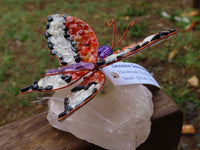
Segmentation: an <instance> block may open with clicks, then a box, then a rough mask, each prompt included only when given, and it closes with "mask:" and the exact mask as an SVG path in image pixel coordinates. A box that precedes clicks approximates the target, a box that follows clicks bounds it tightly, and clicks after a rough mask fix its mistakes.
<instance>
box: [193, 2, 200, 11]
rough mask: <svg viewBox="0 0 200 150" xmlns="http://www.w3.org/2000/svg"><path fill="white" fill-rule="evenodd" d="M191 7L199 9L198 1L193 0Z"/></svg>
mask: <svg viewBox="0 0 200 150" xmlns="http://www.w3.org/2000/svg"><path fill="white" fill-rule="evenodd" d="M193 7H194V8H196V9H200V0H193Z"/></svg>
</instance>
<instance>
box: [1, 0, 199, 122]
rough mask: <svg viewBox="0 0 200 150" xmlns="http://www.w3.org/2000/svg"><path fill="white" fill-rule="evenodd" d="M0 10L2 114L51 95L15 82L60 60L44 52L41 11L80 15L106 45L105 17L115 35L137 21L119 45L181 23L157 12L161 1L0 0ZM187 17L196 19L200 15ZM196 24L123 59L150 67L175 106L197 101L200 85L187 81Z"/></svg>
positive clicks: (193, 71)
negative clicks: (27, 89) (113, 22)
mask: <svg viewBox="0 0 200 150" xmlns="http://www.w3.org/2000/svg"><path fill="white" fill-rule="evenodd" d="M166 8H169V9H173V8H174V6H173V4H170V5H167V6H165V9H166ZM191 10H192V8H191ZM0 11H1V14H0V19H1V21H0V29H1V30H0V36H1V40H0V61H1V63H0V85H1V86H0V91H1V92H0V98H1V101H0V107H1V108H3V109H2V111H3V112H2V113H4V115H5V116H6V114H8V113H11V114H12V113H13V114H18V113H17V112H20V111H21V110H22V109H23V110H24V111H26V113H25V114H24V115H20V114H19V116H21V117H24V116H29V115H30V114H32V112H33V111H32V110H33V109H34V107H33V105H32V104H31V103H30V101H32V100H35V99H36V97H37V96H47V95H48V96H50V95H52V93H45V94H26V95H19V90H20V88H22V87H24V86H27V85H29V84H31V83H32V82H33V81H34V80H39V79H40V78H41V77H42V76H43V74H44V72H45V70H46V69H50V68H56V67H58V66H59V64H58V62H57V59H55V57H53V56H51V55H49V53H48V50H47V45H46V39H45V38H44V33H45V24H46V17H47V16H48V15H50V14H55V13H60V14H63V13H65V14H68V15H72V16H76V17H78V18H80V19H82V20H84V21H85V22H87V23H88V24H89V25H90V26H91V27H92V28H93V30H94V31H95V33H96V35H97V37H98V40H99V43H100V45H109V46H111V42H112V28H110V27H108V26H107V24H106V23H107V21H108V19H110V18H114V19H115V20H116V23H117V25H116V40H118V39H120V37H121V35H122V34H123V32H124V29H125V28H126V27H127V25H128V24H129V22H130V21H132V20H135V21H136V24H135V25H134V26H133V27H132V28H131V29H130V30H129V32H128V34H127V37H126V38H125V39H124V40H123V41H122V42H121V44H120V45H119V46H117V48H119V49H120V48H121V47H123V46H127V45H128V44H131V43H133V42H136V41H140V40H141V39H143V38H144V37H145V36H147V35H148V34H152V33H153V32H154V31H155V30H156V31H159V30H163V28H164V27H168V25H170V24H175V25H176V26H178V27H176V28H179V29H183V27H185V26H186V24H184V23H183V22H176V21H174V20H173V19H164V18H163V17H161V16H160V15H159V14H158V13H160V12H162V11H163V9H162V4H161V3H159V2H155V3H152V4H151V3H147V2H146V1H145V0H141V1H139V2H134V1H130V0H125V1H120V0H115V1H107V0H103V1H90V0H89V1H81V0H69V1H64V0H58V1H53V0H46V1H45V0H20V1H15V0H3V1H0ZM183 11H184V10H183V7H182V6H181V7H178V6H177V9H176V11H173V12H172V16H175V15H180V14H181V12H183ZM127 18H128V19H127ZM190 19H191V20H200V17H199V16H196V17H192V18H190ZM158 22H159V23H163V28H162V27H158V26H157V23H158ZM165 23H166V24H165ZM199 29H200V25H198V26H197V27H196V28H195V30H194V31H192V32H191V33H180V34H179V35H177V36H176V37H175V38H173V39H169V40H168V41H166V42H164V43H161V44H159V45H158V46H155V47H154V48H150V49H147V50H146V51H144V52H142V53H140V54H137V55H136V57H134V58H129V59H127V60H126V61H131V62H136V63H139V64H141V65H143V66H145V67H146V68H147V69H148V70H149V71H150V72H151V71H152V72H153V73H154V74H155V78H156V79H157V80H158V82H159V84H160V85H161V87H162V89H163V90H164V91H165V92H166V93H167V94H168V95H169V96H171V97H172V99H174V101H175V102H176V103H177V104H179V105H180V106H183V104H184V103H185V102H186V101H192V102H193V103H195V104H196V106H197V107H200V106H199V103H200V102H199V93H198V92H197V89H199V88H200V87H199V86H198V87H197V88H196V89H193V88H192V87H189V86H188V85H187V79H188V78H189V77H191V76H193V75H196V76H197V77H199V76H200V51H199V50H200V44H199V41H200V31H199ZM117 48H115V49H117ZM174 49H176V50H177V54H176V55H175V56H174V57H173V58H172V60H171V61H170V62H168V56H169V53H170V52H171V51H173V50H174ZM12 108H15V111H14V110H13V109H12ZM29 109H30V110H29ZM35 109H36V108H35ZM8 110H9V111H8ZM13 118H16V119H19V118H18V117H12V116H11V119H10V120H9V119H6V120H1V121H0V124H1V125H2V124H6V123H8V122H11V120H12V121H13Z"/></svg>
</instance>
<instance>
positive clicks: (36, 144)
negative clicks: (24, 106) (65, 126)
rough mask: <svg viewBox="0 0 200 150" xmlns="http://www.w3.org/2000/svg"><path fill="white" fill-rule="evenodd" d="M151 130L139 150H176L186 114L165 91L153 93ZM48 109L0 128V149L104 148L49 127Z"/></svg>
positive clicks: (94, 149) (62, 149)
mask: <svg viewBox="0 0 200 150" xmlns="http://www.w3.org/2000/svg"><path fill="white" fill-rule="evenodd" d="M153 102H154V114H153V116H152V127H151V133H150V135H149V137H148V139H147V140H146V142H145V143H143V144H142V145H141V146H140V147H139V148H137V150H175V149H176V148H177V144H178V142H179V139H180V133H181V127H182V123H183V114H182V112H181V111H180V109H179V108H178V106H177V105H176V104H175V103H174V102H173V101H172V100H171V99H169V98H168V97H167V96H166V95H165V94H164V93H163V92H162V91H157V92H155V93H154V97H153ZM46 115H47V112H45V113H41V114H37V115H35V116H32V117H30V118H27V119H24V120H20V121H16V122H13V123H11V124H8V125H5V126H2V127H0V149H1V150H104V149H103V148H101V147H98V146H96V145H94V144H91V143H88V142H86V141H84V140H80V139H78V138H76V137H75V136H73V135H72V134H70V133H66V132H63V131H59V130H57V129H55V128H53V127H51V126H50V124H49V123H48V121H47V119H46Z"/></svg>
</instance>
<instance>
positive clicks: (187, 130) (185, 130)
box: [181, 124, 195, 134]
mask: <svg viewBox="0 0 200 150" xmlns="http://www.w3.org/2000/svg"><path fill="white" fill-rule="evenodd" d="M181 133H182V134H195V129H194V126H193V125H192V124H188V125H183V126H182V132H181Z"/></svg>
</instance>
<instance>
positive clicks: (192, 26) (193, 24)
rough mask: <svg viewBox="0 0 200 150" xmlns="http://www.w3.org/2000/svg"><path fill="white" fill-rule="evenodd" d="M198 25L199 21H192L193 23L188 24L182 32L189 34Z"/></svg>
mask: <svg viewBox="0 0 200 150" xmlns="http://www.w3.org/2000/svg"><path fill="white" fill-rule="evenodd" d="M198 24H199V21H196V20H194V21H192V23H191V24H189V25H188V26H187V27H186V28H185V29H184V31H185V32H190V31H192V30H193V29H194V27H195V26H196V25H198Z"/></svg>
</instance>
